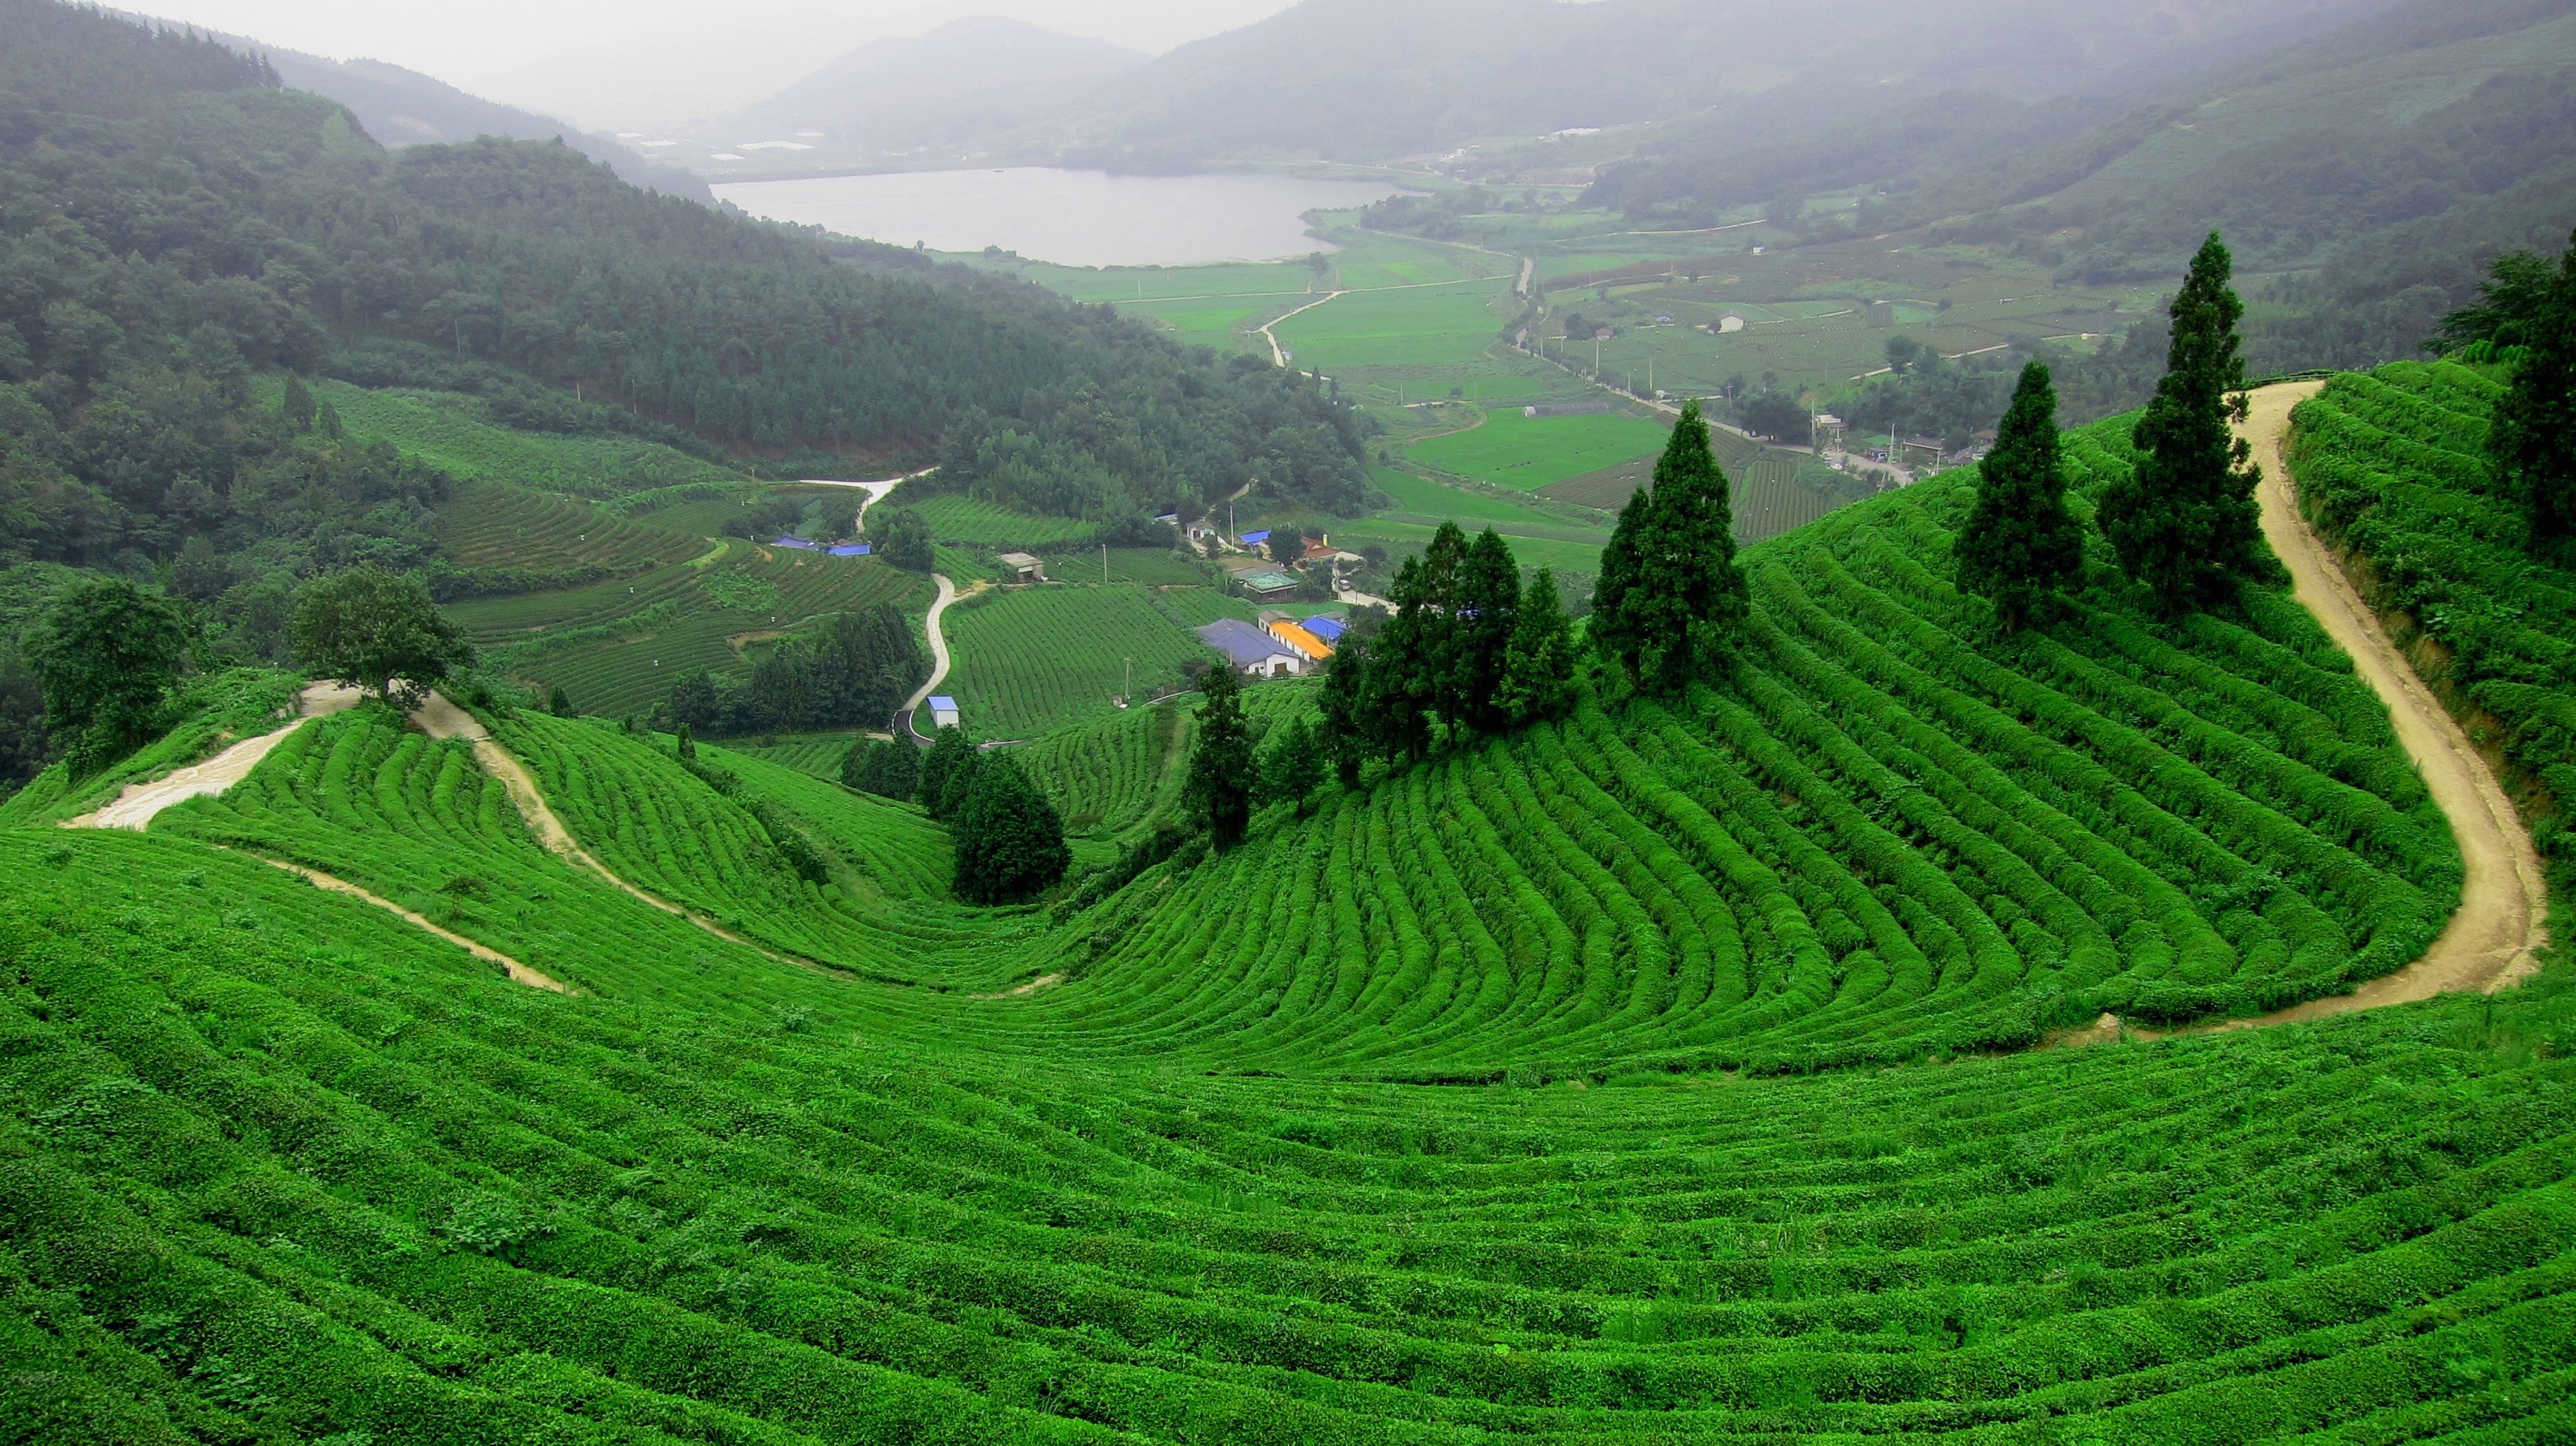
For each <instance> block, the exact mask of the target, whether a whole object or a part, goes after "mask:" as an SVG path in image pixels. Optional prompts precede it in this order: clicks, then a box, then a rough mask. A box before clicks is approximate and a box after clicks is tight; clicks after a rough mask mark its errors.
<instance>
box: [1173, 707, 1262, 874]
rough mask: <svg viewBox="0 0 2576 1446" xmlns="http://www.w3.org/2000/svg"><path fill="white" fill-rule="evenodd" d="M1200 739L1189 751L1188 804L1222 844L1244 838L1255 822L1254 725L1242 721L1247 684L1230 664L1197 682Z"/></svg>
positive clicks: (1225, 846)
mask: <svg viewBox="0 0 2576 1446" xmlns="http://www.w3.org/2000/svg"><path fill="white" fill-rule="evenodd" d="M1199 695H1200V697H1201V698H1202V699H1203V700H1204V701H1202V702H1201V703H1200V704H1199V741H1198V743H1197V745H1196V746H1195V747H1193V748H1192V749H1191V750H1190V776H1189V782H1188V785H1187V789H1188V796H1189V803H1190V807H1191V808H1192V810H1194V811H1195V812H1196V813H1197V814H1198V816H1199V819H1200V821H1201V822H1203V823H1205V824H1206V825H1207V830H1208V834H1209V837H1210V838H1211V839H1212V840H1213V841H1214V842H1215V844H1216V846H1217V847H1218V848H1219V849H1230V848H1232V847H1234V846H1235V845H1236V844H1239V843H1241V842H1243V831H1244V829H1245V827H1246V826H1248V825H1249V824H1250V823H1251V822H1252V785H1253V781H1254V774H1253V756H1252V729H1251V728H1250V727H1249V726H1248V725H1246V724H1245V723H1244V721H1243V684H1242V683H1240V682H1238V681H1237V680H1236V679H1235V676H1234V669H1232V668H1231V667H1218V668H1211V669H1209V670H1208V675H1207V677H1206V679H1205V680H1204V681H1202V682H1201V683H1200V684H1199Z"/></svg>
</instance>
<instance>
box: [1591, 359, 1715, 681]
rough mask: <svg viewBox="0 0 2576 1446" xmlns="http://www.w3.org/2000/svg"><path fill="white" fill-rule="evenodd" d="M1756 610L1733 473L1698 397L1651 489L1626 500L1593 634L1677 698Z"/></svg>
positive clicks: (1605, 561)
mask: <svg viewBox="0 0 2576 1446" xmlns="http://www.w3.org/2000/svg"><path fill="white" fill-rule="evenodd" d="M1605 594H1606V596H1607V601H1606V602H1605ZM1749 607H1750V602H1749V600H1748V590H1747V588H1746V586H1745V582H1744V572H1743V569H1741V568H1739V567H1737V566H1736V564H1735V508H1734V504H1733V501H1732V500H1731V499H1730V498H1729V496H1728V494H1727V483H1726V474H1725V473H1724V472H1722V471H1720V470H1718V465H1717V457H1716V454H1715V453H1714V452H1712V451H1711V450H1710V448H1709V443H1708V424H1707V422H1706V421H1705V420H1703V419H1702V418H1701V416H1700V410H1699V403H1698V402H1696V401H1693V402H1686V403H1684V404H1683V405H1682V415H1681V420H1680V421H1678V422H1676V423H1675V424H1674V425H1673V436H1672V440H1671V441H1670V442H1668V443H1666V444H1665V446H1664V455H1663V456H1662V457H1660V458H1657V459H1656V462H1655V486H1654V491H1653V492H1652V493H1651V494H1642V493H1641V494H1639V495H1638V496H1636V497H1632V498H1630V499H1628V505H1627V506H1626V507H1625V508H1623V509H1621V511H1620V513H1619V525H1618V527H1617V528H1616V529H1614V530H1613V531H1612V532H1611V534H1610V545H1609V547H1608V548H1606V549H1604V550H1603V552H1602V554H1601V584H1600V586H1599V587H1598V588H1596V589H1595V591H1594V593H1593V617H1594V622H1593V629H1594V637H1595V639H1596V641H1597V642H1598V644H1599V645H1600V647H1601V648H1602V649H1603V651H1605V652H1606V653H1607V654H1608V655H1609V656H1611V657H1613V658H1615V659H1616V660H1618V662H1619V663H1620V665H1621V666H1622V667H1623V668H1625V669H1626V670H1627V672H1628V674H1629V675H1630V676H1631V677H1633V678H1634V679H1635V680H1636V682H1637V684H1638V686H1639V687H1641V688H1644V689H1645V690H1646V691H1648V692H1650V693H1657V694H1663V695H1666V696H1677V695H1679V694H1680V693H1682V692H1684V691H1686V690H1688V689H1689V687H1690V685H1691V683H1692V682H1693V681H1695V680H1697V679H1699V678H1703V677H1706V676H1709V675H1710V674H1711V673H1713V672H1714V671H1715V669H1716V666H1717V659H1718V657H1719V655H1721V654H1722V653H1723V652H1725V651H1726V649H1728V648H1730V647H1732V646H1733V645H1734V643H1735V641H1736V639H1737V638H1738V637H1739V636H1740V635H1741V634H1742V632H1743V630H1744V619H1745V615H1746V612H1747V611H1748V609H1749Z"/></svg>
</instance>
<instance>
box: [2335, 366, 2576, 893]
mask: <svg viewBox="0 0 2576 1446" xmlns="http://www.w3.org/2000/svg"><path fill="white" fill-rule="evenodd" d="M2492 370H2494V369H2484V370H2482V369H2479V368H2475V367H2471V366H2465V365H2462V364H2460V363H2457V362H2449V361H2445V362H2434V363H2430V364H2427V363H2421V362H2396V363H2392V364H2390V365H2388V366H2384V367H2381V368H2379V369H2378V370H2376V371H2373V372H2370V373H2367V374H2363V373H2347V374H2345V375H2342V376H2338V377H2336V378H2335V379H2334V380H2333V381H2331V382H2329V383H2328V384H2327V386H2326V389H2325V391H2324V393H2323V394H2322V395H2319V396H2317V397H2314V398H2311V399H2310V400H2308V401H2306V402H2304V403H2302V404H2300V407H2299V409H2298V412H2297V415H2296V420H2297V425H2298V438H2299V442H2298V447H2299V456H2298V458H2297V461H2296V466H2297V468H2298V476H2299V484H2300V495H2301V499H2302V501H2303V502H2304V504H2305V506H2306V508H2307V511H2308V513H2309V515H2310V516H2311V517H2312V518H2313V519H2314V520H2315V521H2316V523H2317V524H2318V525H2319V526H2320V527H2321V528H2323V529H2324V530H2325V532H2326V534H2327V535H2328V536H2330V537H2333V538H2335V539H2337V540H2339V541H2340V542H2342V543H2343V544H2344V545H2345V546H2346V547H2347V548H2349V549H2350V550H2351V551H2352V552H2353V553H2354V554H2355V555H2356V557H2357V558H2358V559H2359V560H2360V562H2361V563H2362V564H2363V572H2364V580H2365V585H2366V586H2367V587H2368V588H2369V589H2370V591H2371V592H2372V593H2373V594H2374V597H2373V599H2372V600H2373V602H2374V603H2376V604H2377V605H2378V606H2379V607H2380V608H2381V609H2382V610H2383V611H2385V612H2388V613H2391V614H2393V616H2394V618H2395V620H2396V622H2397V627H2398V633H2399V636H2400V640H2401V641H2403V642H2406V643H2409V644H2411V645H2412V646H2411V647H2410V649H2409V655H2410V656H2411V657H2412V658H2413V660H2414V662H2415V665H2416V668H2417V670H2418V671H2419V672H2422V673H2423V674H2424V675H2425V676H2426V677H2427V678H2429V679H2431V680H2432V681H2433V682H2434V684H2435V685H2436V687H2437V688H2439V689H2440V690H2441V691H2442V692H2443V693H2444V694H2445V696H2446V699H2447V701H2448V702H2449V703H2450V704H2451V706H2452V708H2453V710H2454V711H2455V712H2460V713H2464V714H2468V715H2470V718H2471V721H2472V722H2473V723H2475V724H2476V725H2477V726H2478V727H2479V730H2480V734H2481V736H2480V737H2479V738H2478V741H2479V742H2481V743H2489V744H2492V745H2494V746H2495V747H2496V748H2497V749H2498V750H2499V751H2500V753H2501V754H2502V758H2503V762H2504V764H2505V775H2506V781H2507V783H2508V784H2509V785H2512V786H2513V787H2514V788H2515V790H2516V792H2517V793H2518V794H2520V796H2521V798H2520V801H2521V802H2522V803H2523V805H2524V811H2525V812H2526V814H2528V815H2529V816H2530V817H2531V820H2532V836H2533V842H2535V843H2536V844H2538V845H2539V847H2540V850H2541V852H2542V854H2543V856H2544V857H2545V858H2546V859H2547V860H2548V863H2549V866H2550V870H2551V873H2552V878H2553V882H2555V883H2557V884H2558V885H2559V886H2561V887H2564V885H2565V884H2566V883H2567V881H2568V880H2569V878H2570V877H2571V869H2576V833H2571V832H2570V831H2569V830H2568V828H2567V826H2566V822H2565V820H2564V819H2563V818H2561V817H2559V816H2558V810H2557V808H2556V807H2555V804H2554V802H2553V801H2554V800H2558V799H2567V798H2576V667H2571V663H2576V653H2571V651H2570V641H2569V640H2570V639H2571V638H2576V574H2571V572H2570V571H2569V569H2568V568H2567V567H2566V566H2565V565H2564V559H2563V558H2562V559H2560V560H2557V561H2552V560H2550V559H2548V558H2545V557H2543V558H2535V557H2534V556H2533V554H2532V552H2531V550H2530V549H2529V548H2528V547H2527V546H2526V545H2525V543H2526V536H2527V524H2526V522H2525V518H2524V510H2523V508H2522V506H2521V505H2520V504H2519V503H2518V502H2517V501H2516V500H2515V499H2513V498H2511V497H2508V496H2506V495H2504V494H2503V491H2502V489H2501V488H2499V487H2498V486H2497V485H2496V482H2495V480H2494V478H2493V475H2492V473H2491V472H2490V471H2489V469H2488V466H2487V460H2486V454H2485V445H2486V436H2487V416H2488V412H2489V410H2490V409H2491V408H2492V407H2493V406H2494V404H2495V402H2496V400H2497V399H2498V398H2499V397H2500V396H2501V395H2502V394H2503V391H2504V388H2503V386H2502V384H2501V383H2499V382H2498V381H2496V380H2495V379H2494V378H2493V376H2492V375H2490V374H2489V372H2490V371H2492Z"/></svg>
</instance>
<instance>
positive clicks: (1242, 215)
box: [714, 166, 1403, 266]
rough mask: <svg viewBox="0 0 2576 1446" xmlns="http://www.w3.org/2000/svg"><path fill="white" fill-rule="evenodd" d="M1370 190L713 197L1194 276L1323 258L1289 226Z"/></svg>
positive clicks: (1229, 186)
mask: <svg viewBox="0 0 2576 1446" xmlns="http://www.w3.org/2000/svg"><path fill="white" fill-rule="evenodd" d="M1401 189H1403V188H1402V187H1398V186H1394V185H1389V184H1387V183H1385V182H1380V181H1318V180H1307V179H1303V178H1300V177H1295V176H1263V175H1245V174H1239V173H1238V174H1223V175H1204V176H1116V175H1111V174H1109V173H1108V172H1106V171H1063V170H1054V169H1049V168H1044V167H1036V166H1022V167H1014V168H1012V169H1009V170H1000V171H991V170H983V171H908V172H898V173H892V174H886V175H875V176H814V177H809V178H801V179H797V180H787V181H736V182H732V183H729V184H726V185H720V186H717V187H715V188H714V190H715V193H716V194H717V195H718V196H720V197H722V198H724V199H725V200H727V201H731V202H732V203H733V204H735V205H737V206H740V207H741V208H743V209H744V210H746V211H749V212H750V213H752V214H753V215H755V216H767V217H769V218H771V219H773V220H778V221H791V222H794V223H796V224H798V225H806V226H821V227H824V228H826V229H827V230H832V231H838V232H840V233H841V234H842V235H845V236H863V237H866V238H868V239H869V240H872V241H884V242H887V243H889V244H892V245H896V246H910V245H912V244H913V243H914V242H916V241H918V242H920V243H922V244H923V245H926V246H928V247H930V248H931V249H932V250H934V251H981V250H983V249H984V248H985V247H987V246H999V247H1001V248H1002V249H1003V250H1005V251H1016V252H1018V253H1019V254H1021V255H1022V256H1025V257H1027V258H1029V259H1030V260H1032V261H1052V262H1055V263H1057V264H1058V265H1062V266H1200V265H1206V264H1208V263H1211V262H1218V261H1275V260H1278V259H1281V258H1283V257H1290V256H1303V255H1305V254H1307V253H1308V252H1310V251H1317V250H1331V249H1332V248H1331V247H1330V246H1328V245H1326V244H1325V243H1324V242H1321V241H1318V240H1316V239H1315V238H1313V237H1311V236H1308V235H1307V234H1306V223H1305V222H1303V221H1301V220H1299V219H1298V217H1300V216H1302V215H1304V214H1305V213H1306V212H1308V211H1313V210H1318V209H1322V210H1339V209H1342V208H1345V207H1351V206H1364V205H1366V204H1368V203H1369V202H1371V201H1376V200H1382V199H1384V198H1386V197H1388V196H1392V195H1394V194H1396V193H1397V192H1398V191H1399V190H1401Z"/></svg>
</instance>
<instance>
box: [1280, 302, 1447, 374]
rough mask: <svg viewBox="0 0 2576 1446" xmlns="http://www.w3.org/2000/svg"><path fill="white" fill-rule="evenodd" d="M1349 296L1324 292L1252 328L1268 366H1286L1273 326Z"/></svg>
mask: <svg viewBox="0 0 2576 1446" xmlns="http://www.w3.org/2000/svg"><path fill="white" fill-rule="evenodd" d="M1413 284H1414V285H1417V286H1419V285H1431V286H1455V285H1457V284H1458V283H1456V282H1454V281H1433V282H1428V283H1424V282H1415V283H1413ZM1380 289H1381V290H1388V291H1394V290H1400V289H1402V288H1398V287H1383V288H1380ZM1349 294H1350V293H1349V292H1347V291H1327V292H1325V293H1324V294H1323V295H1321V296H1318V297H1316V298H1315V299H1314V300H1312V301H1310V302H1307V303H1306V304H1305V305H1304V306H1301V307H1298V308H1297V309H1296V310H1295V311H1291V312H1287V313H1285V314H1283V315H1280V316H1274V317H1272V318H1271V319H1270V320H1268V321H1265V322H1263V323H1262V324H1261V325H1259V326H1258V327H1255V328H1253V329H1254V330H1255V331H1256V332H1258V333H1259V334H1260V336H1261V339H1262V340H1263V341H1266V342H1268V343H1270V364H1271V365H1272V366H1275V367H1284V366H1286V365H1288V353H1287V352H1285V351H1283V350H1281V349H1280V346H1279V334H1278V333H1277V332H1274V331H1272V330H1271V329H1270V328H1272V327H1274V326H1277V325H1278V324H1279V323H1281V322H1283V321H1286V320H1287V319H1288V318H1289V317H1292V316H1303V315H1305V314H1306V313H1307V312H1310V311H1313V310H1314V309H1315V308H1316V307H1319V306H1321V305H1323V304H1324V303H1325V302H1327V301H1330V300H1332V299H1333V298H1334V297H1336V296H1348V295H1349Z"/></svg>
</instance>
